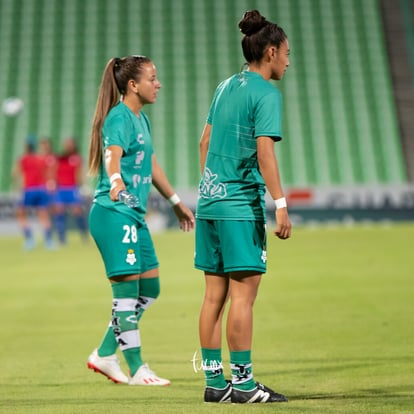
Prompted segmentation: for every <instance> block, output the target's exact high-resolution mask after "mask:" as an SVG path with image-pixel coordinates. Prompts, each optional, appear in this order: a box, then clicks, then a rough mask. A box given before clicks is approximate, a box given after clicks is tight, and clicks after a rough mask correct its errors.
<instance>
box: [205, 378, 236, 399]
mask: <svg viewBox="0 0 414 414" xmlns="http://www.w3.org/2000/svg"><path fill="white" fill-rule="evenodd" d="M231 390H232V386H231V382H230V381H227V387H226V388H223V389H218V388H213V387H206V390H205V391H204V402H207V403H229V402H231Z"/></svg>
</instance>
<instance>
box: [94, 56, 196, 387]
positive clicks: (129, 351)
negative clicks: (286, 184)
mask: <svg viewBox="0 0 414 414" xmlns="http://www.w3.org/2000/svg"><path fill="white" fill-rule="evenodd" d="M160 88H161V84H160V82H159V80H158V79H157V73H156V68H155V65H154V64H153V62H152V61H151V60H150V59H149V58H147V57H145V56H127V57H124V58H113V59H111V60H110V61H109V62H108V63H107V65H106V68H105V71H104V73H103V77H102V82H101V86H100V90H99V96H98V100H97V104H96V110H95V116H94V120H93V127H92V134H91V140H90V148H89V172H90V174H91V175H93V176H97V179H98V183H97V188H96V191H95V197H94V202H93V205H92V208H91V211H90V215H89V226H90V231H91V234H92V237H93V238H94V240H95V242H96V245H97V247H98V249H99V251H100V253H101V256H102V259H103V262H104V265H105V270H106V274H107V276H108V278H109V281H110V283H111V287H112V293H113V304H112V320H111V322H110V324H109V327H108V328H107V330H106V333H105V335H104V338H103V340H102V342H101V345H100V346H99V347H98V348H97V349H95V350H94V351H93V352H92V354H91V355H90V356H89V358H88V367H89V368H91V369H93V370H95V371H96V372H100V373H102V374H104V375H105V376H107V377H108V378H109V379H111V380H113V381H114V382H118V383H128V384H130V385H150V386H154V385H155V386H157V385H169V383H170V381H169V380H167V379H164V378H160V377H158V376H157V375H156V374H155V373H154V372H153V371H151V370H150V369H149V367H148V365H147V364H145V363H144V361H143V359H142V356H141V339H140V332H139V328H138V326H139V320H140V318H141V317H142V314H143V312H144V311H145V310H146V309H148V307H149V306H150V305H151V304H152V303H153V302H154V301H155V299H156V298H157V297H158V295H159V293H160V283H159V269H158V267H159V265H158V260H157V256H156V253H155V250H154V246H153V243H152V240H151V235H150V233H149V230H148V228H147V225H146V223H145V213H146V205H147V198H148V193H149V191H150V187H151V184H153V185H154V186H155V187H156V189H157V190H158V191H159V193H160V194H161V195H162V196H163V197H164V198H165V199H166V200H168V201H169V203H170V204H171V205H172V208H173V210H174V213H175V215H176V216H177V218H178V220H179V223H180V228H181V229H182V230H184V231H189V230H191V229H192V228H193V227H194V216H193V214H192V212H191V210H189V209H188V208H187V207H186V206H185V205H184V204H183V203H182V202H181V200H180V198H179V197H178V196H177V194H176V193H175V192H174V190H173V188H172V186H171V184H170V183H169V181H168V179H167V177H166V175H165V174H164V171H163V169H162V168H161V167H160V165H159V164H158V163H157V160H156V158H155V155H154V152H153V147H152V141H151V129H150V123H149V120H148V118H147V116H146V115H145V113H144V112H143V111H142V107H143V106H144V105H146V104H153V103H155V101H156V98H157V93H158V91H159V89H160ZM121 191H128V193H130V194H132V196H134V197H135V198H137V199H138V205H133V206H132V207H130V206H127V205H126V204H124V203H123V202H121V201H120V200H119V197H120V192H121ZM118 346H119V347H120V349H121V351H122V353H123V356H124V357H125V360H126V362H127V364H128V367H129V377H127V376H126V375H125V374H124V373H123V372H122V371H121V369H120V366H119V361H118V359H117V357H116V355H115V353H116V350H117V348H118Z"/></svg>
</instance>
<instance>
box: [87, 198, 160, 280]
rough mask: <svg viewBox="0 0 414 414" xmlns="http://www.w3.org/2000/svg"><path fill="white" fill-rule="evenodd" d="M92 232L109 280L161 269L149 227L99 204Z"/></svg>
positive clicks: (91, 216) (95, 206) (92, 213)
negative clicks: (114, 277)
mask: <svg viewBox="0 0 414 414" xmlns="http://www.w3.org/2000/svg"><path fill="white" fill-rule="evenodd" d="M89 228H90V232H91V235H92V237H93V238H94V240H95V243H96V245H97V246H98V249H99V251H100V253H101V256H102V259H103V262H104V265H105V270H106V274H107V276H108V277H113V276H121V275H132V274H141V273H144V272H146V271H148V270H151V269H156V268H157V267H158V266H159V263H158V259H157V255H156V254H155V249H154V244H153V242H152V239H151V235H150V232H149V230H148V227H147V226H142V224H140V223H138V222H136V221H134V220H133V219H132V218H131V217H128V216H125V215H123V214H121V213H118V212H117V211H112V210H108V209H107V208H105V207H102V206H100V205H99V204H96V203H95V204H93V205H92V208H91V211H90V213H89Z"/></svg>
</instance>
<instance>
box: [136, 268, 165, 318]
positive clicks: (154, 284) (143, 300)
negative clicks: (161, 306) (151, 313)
mask: <svg viewBox="0 0 414 414" xmlns="http://www.w3.org/2000/svg"><path fill="white" fill-rule="evenodd" d="M159 294H160V278H159V277H158V276H157V277H151V278H145V279H140V280H139V297H138V322H139V320H140V319H141V318H142V315H143V313H144V312H145V311H146V310H147V309H148V308H149V307H150V306H151V305H152V304H153V303H154V301H155V299H157V297H158V296H159Z"/></svg>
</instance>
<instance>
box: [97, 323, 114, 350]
mask: <svg viewBox="0 0 414 414" xmlns="http://www.w3.org/2000/svg"><path fill="white" fill-rule="evenodd" d="M117 349H118V342H116V339H115V335H114V330H113V329H112V322H111V323H110V324H109V326H108V329H107V330H106V332H105V335H104V337H103V339H102V342H101V344H100V345H99V348H98V355H99V356H100V357H106V356H109V355H113V354H115V352H116V350H117Z"/></svg>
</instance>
